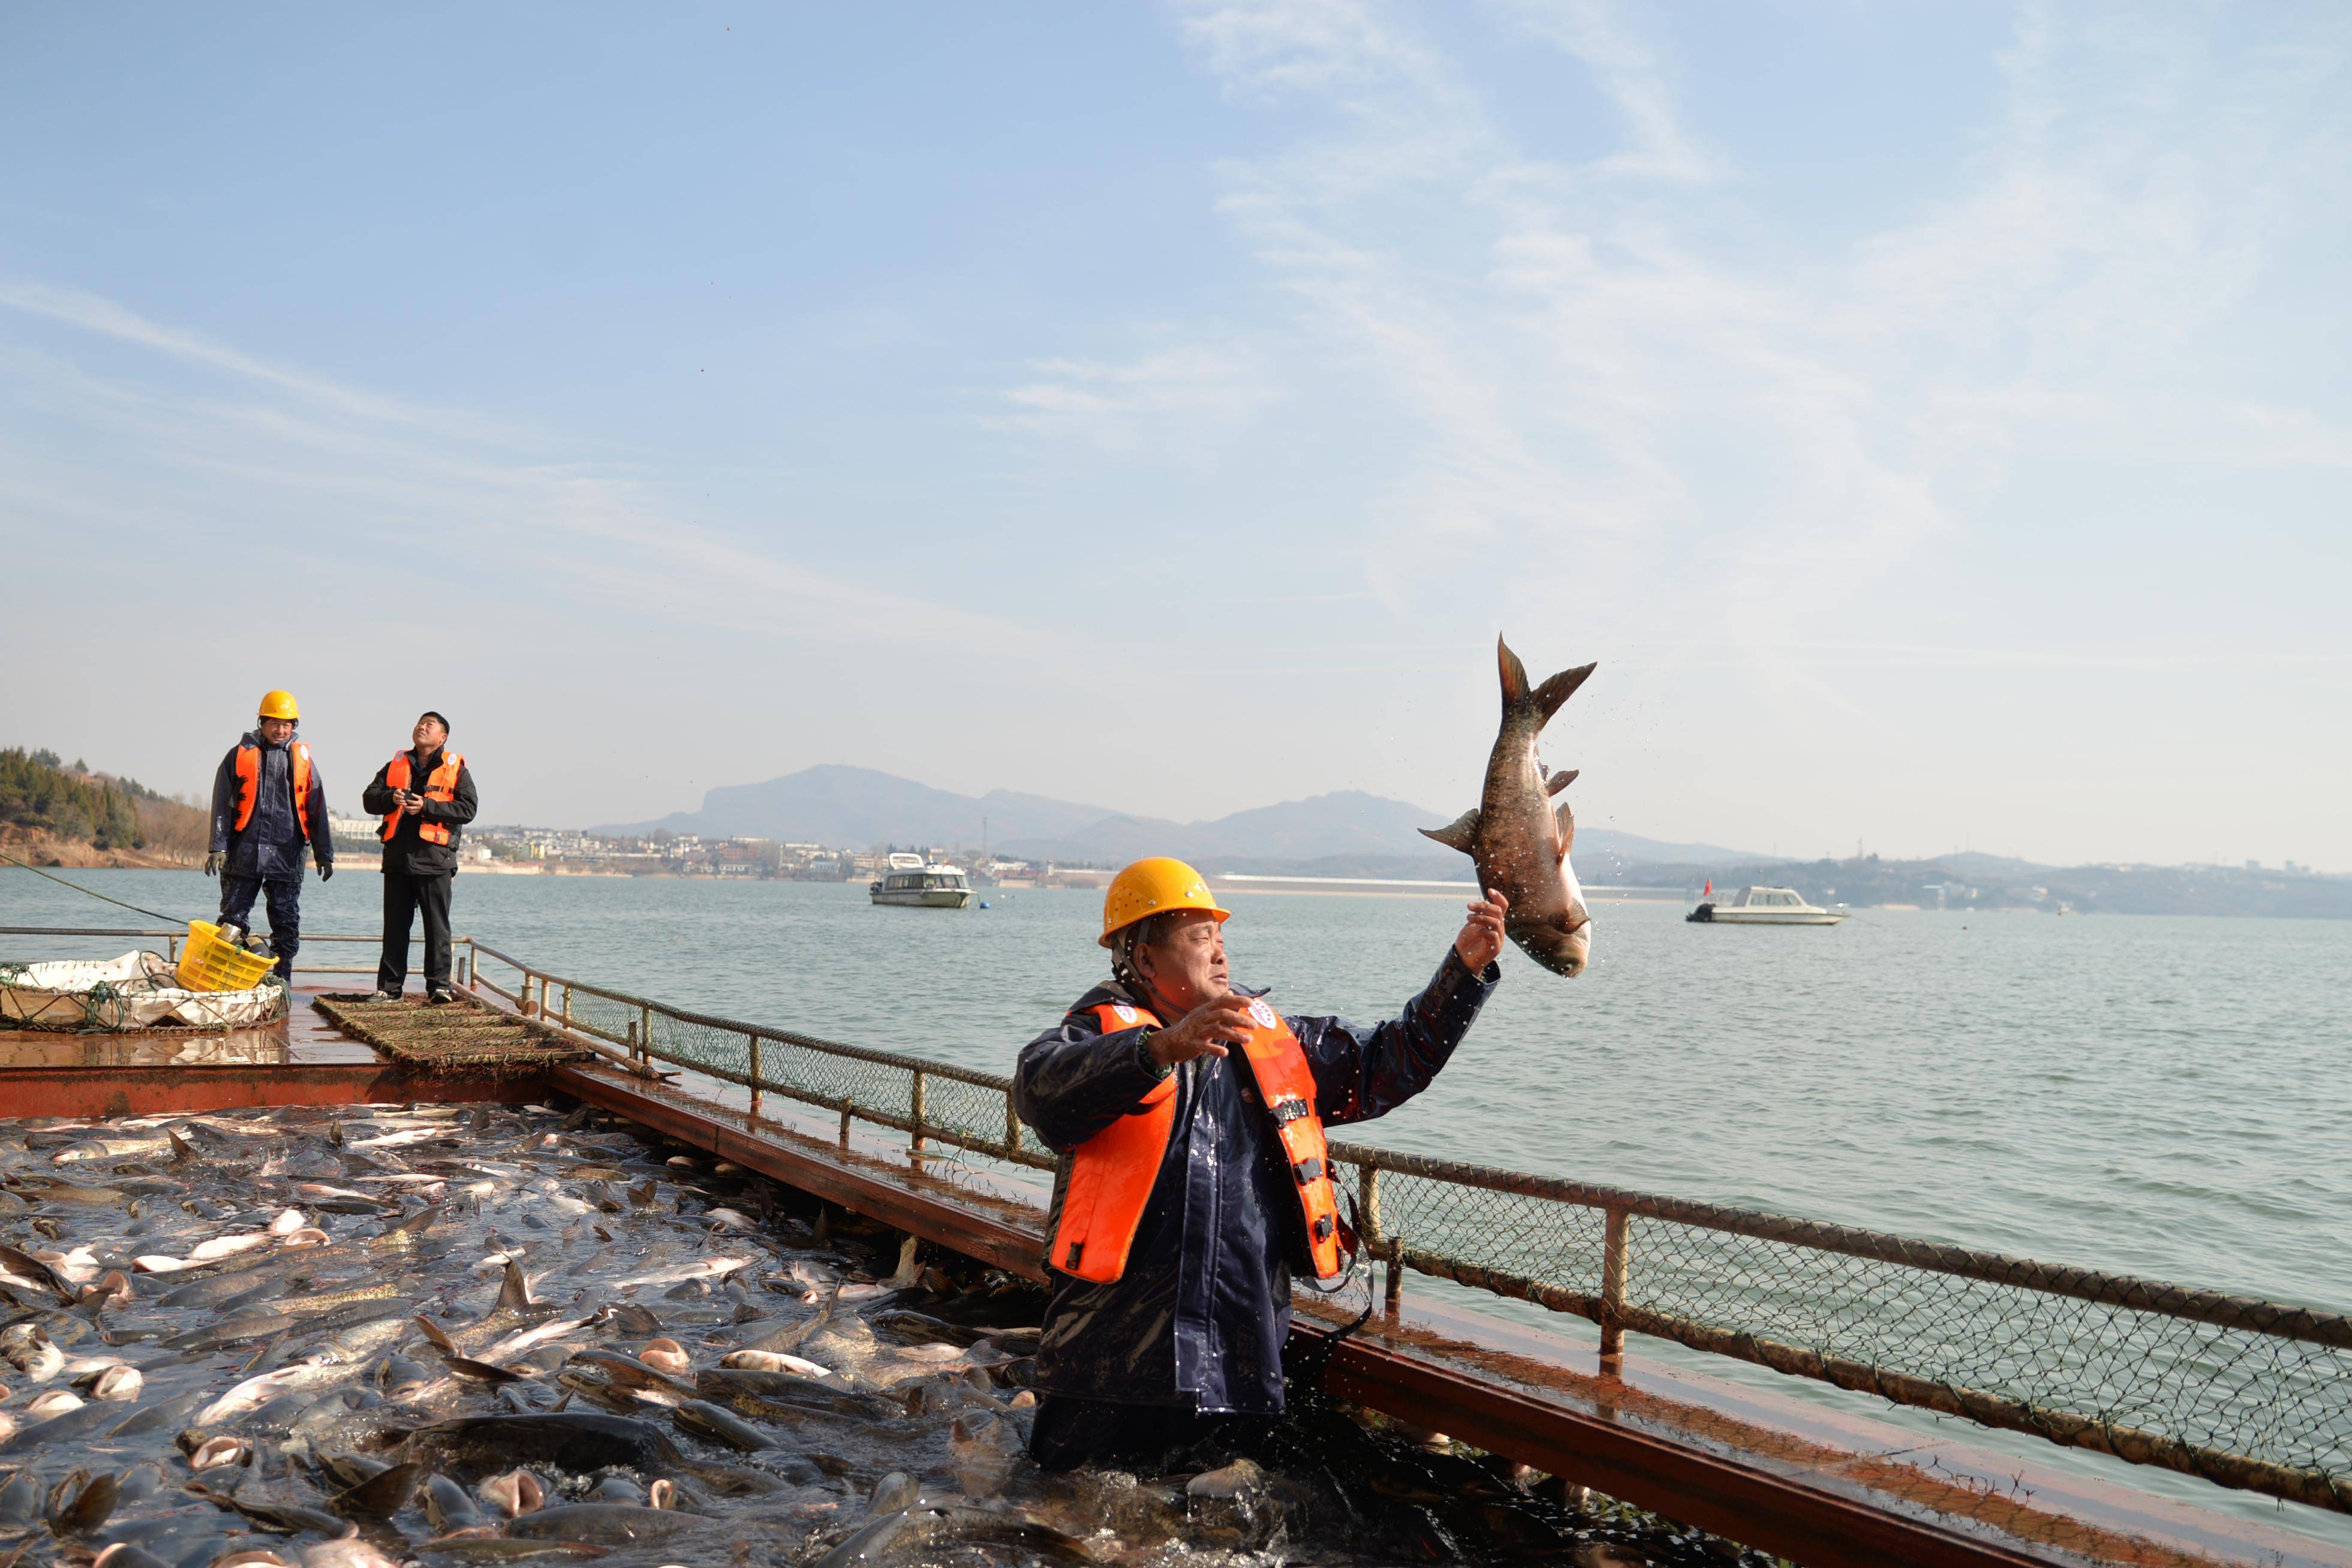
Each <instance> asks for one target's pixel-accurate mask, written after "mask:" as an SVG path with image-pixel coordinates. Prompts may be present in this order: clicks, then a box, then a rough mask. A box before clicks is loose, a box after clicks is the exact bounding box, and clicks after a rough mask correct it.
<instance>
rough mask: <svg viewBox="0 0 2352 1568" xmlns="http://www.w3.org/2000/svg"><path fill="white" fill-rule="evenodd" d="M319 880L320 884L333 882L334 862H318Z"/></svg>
mask: <svg viewBox="0 0 2352 1568" xmlns="http://www.w3.org/2000/svg"><path fill="white" fill-rule="evenodd" d="M319 880H320V882H332V881H334V880H335V862H332V861H320V862H319Z"/></svg>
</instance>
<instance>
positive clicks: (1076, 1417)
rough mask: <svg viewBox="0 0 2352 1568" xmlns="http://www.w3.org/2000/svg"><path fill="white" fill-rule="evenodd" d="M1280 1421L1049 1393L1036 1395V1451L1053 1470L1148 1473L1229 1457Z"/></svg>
mask: <svg viewBox="0 0 2352 1568" xmlns="http://www.w3.org/2000/svg"><path fill="white" fill-rule="evenodd" d="M1273 1424H1274V1417H1272V1416H1203V1415H1202V1414H1201V1413H1200V1412H1199V1411H1197V1410H1191V1409H1187V1408H1185V1407H1184V1406H1181V1405H1119V1404H1113V1403H1112V1402H1110V1401H1109V1400H1106V1399H1079V1398H1075V1397H1073V1396H1070V1395H1067V1394H1048V1395H1045V1396H1043V1397H1042V1398H1040V1399H1039V1400H1038V1401H1037V1418H1036V1421H1035V1424H1034V1425H1033V1426H1032V1427H1030V1428H1029V1457H1030V1458H1033V1459H1034V1460H1036V1461H1037V1463H1038V1464H1040V1465H1041V1466H1043V1467H1044V1468H1045V1469H1049V1470H1074V1469H1077V1468H1078V1467H1079V1466H1080V1465H1102V1466H1108V1467H1109V1468H1111V1469H1125V1470H1134V1471H1136V1472H1138V1473H1139V1474H1143V1475H1154V1476H1157V1475H1168V1474H1172V1473H1173V1472H1174V1471H1175V1470H1177V1469H1184V1468H1186V1463H1185V1462H1180V1461H1188V1460H1189V1463H1190V1465H1191V1468H1194V1469H1215V1468H1216V1467H1217V1466H1218V1465H1222V1464H1225V1463H1228V1462H1230V1460H1231V1458H1232V1452H1231V1451H1230V1450H1238V1449H1241V1448H1247V1447H1248V1446H1249V1445H1250V1443H1251V1441H1252V1440H1253V1439H1255V1438H1256V1437H1261V1436H1263V1435H1264V1433H1265V1429H1266V1428H1267V1427H1270V1426H1272V1425H1273Z"/></svg>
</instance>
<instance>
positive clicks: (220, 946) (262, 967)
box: [180, 920, 276, 991]
mask: <svg viewBox="0 0 2352 1568" xmlns="http://www.w3.org/2000/svg"><path fill="white" fill-rule="evenodd" d="M275 962H276V960H274V959H272V958H269V957H267V956H263V955H262V954H259V953H248V952H247V951H246V950H245V949H244V948H242V947H236V946H230V945H229V944H228V943H226V942H224V941H222V940H221V934H220V927H219V926H217V925H214V924H213V923H212V922H211V921H209V920H191V921H189V922H188V946H187V950H186V951H185V952H184V953H182V954H181V955H180V984H181V985H183V986H184V987H186V988H188V989H189V990H192V991H249V990H251V989H253V988H254V987H256V986H257V985H259V984H261V977H262V976H264V975H267V974H268V973H269V969H270V966H271V965H272V964H273V963H275Z"/></svg>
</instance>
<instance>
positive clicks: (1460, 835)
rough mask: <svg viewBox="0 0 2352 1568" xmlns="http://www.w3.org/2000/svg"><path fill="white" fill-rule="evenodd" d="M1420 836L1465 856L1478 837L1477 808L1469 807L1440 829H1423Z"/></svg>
mask: <svg viewBox="0 0 2352 1568" xmlns="http://www.w3.org/2000/svg"><path fill="white" fill-rule="evenodd" d="M1421 836H1422V837H1423V838H1424V839H1435V840H1436V841H1438V842H1439V843H1441V844H1444V846H1445V847H1446V848H1447V849H1449V850H1460V851H1461V852H1463V853H1464V854H1465V855H1466V854H1468V853H1469V852H1470V845H1471V842H1472V841H1474V840H1475V839H1476V838H1477V836H1478V808H1477V807H1475V806H1473V807H1471V808H1470V809H1469V810H1466V811H1465V812H1463V813H1462V814H1461V815H1460V816H1458V817H1456V818H1454V820H1453V821H1450V822H1448V823H1446V824H1445V826H1444V827H1442V828H1423V829H1422V830H1421Z"/></svg>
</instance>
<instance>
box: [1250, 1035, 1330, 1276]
mask: <svg viewBox="0 0 2352 1568" xmlns="http://www.w3.org/2000/svg"><path fill="white" fill-rule="evenodd" d="M1249 1010H1250V1021H1251V1023H1253V1024H1254V1025H1255V1026H1256V1027H1255V1028H1254V1029H1252V1030H1250V1034H1249V1038H1248V1039H1247V1040H1244V1041H1242V1055H1243V1056H1244V1057H1245V1058H1246V1059H1247V1060H1248V1061H1249V1064H1250V1074H1251V1076H1252V1077H1254V1078H1255V1079H1256V1080H1257V1088H1258V1092H1259V1093H1261V1094H1263V1095H1265V1105H1266V1110H1267V1111H1268V1112H1269V1113H1271V1114H1272V1116H1273V1118H1274V1135H1275V1136H1276V1138H1279V1139H1280V1140H1281V1141H1282V1153H1283V1164H1285V1165H1286V1166H1289V1167H1290V1177H1291V1180H1292V1181H1293V1182H1294V1183H1295V1184H1297V1188H1298V1207H1299V1213H1300V1217H1301V1218H1303V1219H1305V1221H1306V1222H1307V1256H1308V1257H1309V1258H1310V1259H1312V1260H1313V1262H1314V1266H1315V1277H1316V1278H1317V1279H1318V1280H1329V1279H1333V1278H1336V1277H1337V1276H1338V1274H1339V1270H1340V1266H1341V1261H1342V1260H1341V1258H1340V1249H1339V1192H1338V1191H1337V1190H1336V1189H1335V1188H1334V1187H1333V1186H1331V1153H1330V1150H1329V1148H1328V1146H1327V1145H1325V1143H1324V1141H1323V1118H1321V1117H1320V1116H1318V1115H1317V1114H1316V1113H1315V1074H1314V1071H1313V1070H1312V1069H1310V1068H1309V1067H1308V1066H1307V1053H1306V1052H1305V1051H1301V1050H1300V1049H1299V1047H1298V1037H1297V1035H1295V1034H1293V1033H1291V1032H1290V1025H1289V1024H1287V1023H1286V1022H1284V1021H1283V1018H1282V1015H1281V1014H1280V1013H1277V1012H1276V1011H1275V1010H1274V1009H1272V1008H1270V1007H1268V1006H1266V1004H1265V1000H1264V998H1251V1000H1250V1009H1249Z"/></svg>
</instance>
